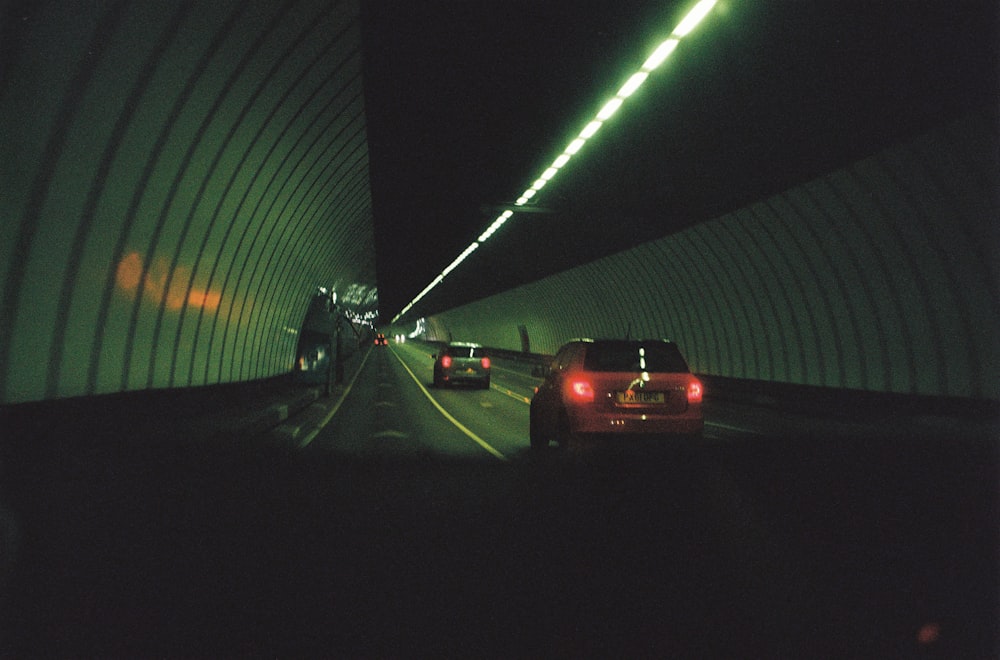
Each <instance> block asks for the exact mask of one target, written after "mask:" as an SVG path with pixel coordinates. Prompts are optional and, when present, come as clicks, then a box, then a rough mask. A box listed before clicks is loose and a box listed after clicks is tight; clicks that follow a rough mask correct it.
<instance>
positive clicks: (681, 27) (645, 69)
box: [393, 0, 717, 322]
mask: <svg viewBox="0 0 1000 660" xmlns="http://www.w3.org/2000/svg"><path fill="white" fill-rule="evenodd" d="M716 2H717V0H701V2H699V3H698V4H696V5H695V6H694V7H693V8H692V9H691V11H689V12H688V13H687V14H686V15H685V16H684V18H683V19H681V22H680V23H678V24H677V26H676V27H675V28H674V30H673V32H671V33H670V35H671V36H670V38H668V39H666V40H665V41H664V42H663V43H661V44H660V45H659V46H657V47H656V50H654V51H653V53H652V54H651V55H650V56H649V57H648V58H647V59H646V61H645V62H643V64H642V67H641V68H640V70H639V71H637V72H635V73H633V74H632V75H631V76H630V77H629V79H628V80H627V81H626V82H625V84H624V85H622V86H621V88H620V89H619V90H618V93H617V94H616V95H615V96H614V98H612V99H611V100H610V101H608V102H606V103H605V104H604V105H603V106H602V107H601V109H600V111H598V113H597V116H596V117H595V118H594V120H592V121H591V122H589V123H588V124H587V125H586V126H585V127H584V128H583V130H582V131H580V135H579V137H577V138H575V139H574V140H573V141H572V142H570V143H569V145H568V146H567V147H566V149H565V150H564V151H563V153H562V154H561V155H560V156H559V157H558V158H556V159H555V160H554V161H553V162H552V165H551V166H550V167H548V168H547V169H546V170H545V171H544V172H542V175H541V176H540V177H539V178H538V179H536V180H535V182H534V183H533V184H532V185H531V187H530V188H528V189H527V190H525V191H524V192H523V193H522V194H521V196H520V197H518V198H517V201H515V202H514V205H515V206H524V205H525V204H527V203H528V202H529V201H530V200H531V198H532V197H534V196H535V195H536V194H537V193H538V191H539V190H541V189H542V188H544V187H545V184H546V183H548V181H549V180H550V179H552V177H554V176H555V175H556V174H557V173H558V171H559V170H560V169H561V168H562V167H563V166H564V165H566V163H568V162H569V159H570V158H571V157H572V156H574V155H575V154H576V153H578V152H579V151H580V149H582V148H583V146H584V145H585V144H586V143H587V140H589V139H590V138H592V137H594V135H595V134H596V133H597V131H599V130H600V128H601V126H603V125H604V122H605V121H606V120H608V119H610V118H611V117H612V116H613V115H614V114H615V112H617V111H618V109H619V108H620V107H621V106H622V104H623V103H624V102H625V99H627V98H629V97H630V96H632V94H634V93H635V91H636V90H637V89H639V87H640V86H641V85H642V84H643V83H644V82H646V78H648V77H649V74H650V72H652V71H653V70H654V69H656V68H657V67H658V66H660V65H661V64H663V62H664V61H665V60H666V59H667V58H668V57H669V56H670V54H671V53H673V52H674V49H676V48H677V45H678V44H679V43H680V40H681V39H682V38H683V37H685V36H687V35H688V34H690V33H691V31H692V30H694V28H695V27H697V25H698V24H699V23H701V21H702V20H703V19H704V18H705V17H706V16H707V15H708V13H709V12H710V11H711V10H712V7H714V6H715V3H716ZM512 215H514V212H513V211H511V210H509V209H508V210H505V211H504V212H503V213H501V214H500V216H499V217H497V219H496V220H494V221H493V224H491V225H490V226H489V227H488V228H487V229H486V231H484V232H483V233H482V234H481V235H480V236H479V239H478V240H477V242H475V243H473V244H472V245H470V246H469V247H467V248H466V249H465V251H464V252H462V254H460V255H459V256H458V258H457V259H455V261H453V262H451V264H450V265H449V266H448V267H447V268H445V269H444V270H443V271H442V272H441V274H440V275H438V276H437V277H436V278H434V281H433V282H431V283H430V284H428V285H427V288H425V289H424V290H423V291H421V292H420V295H418V296H417V297H416V298H414V299H413V300H412V301H410V304H408V305H407V306H406V307H404V308H403V311H401V312H400V313H399V314H397V315H396V316H395V318H393V322H395V321H396V320H397V319H399V318H400V317H402V316H403V315H404V314H406V312H408V311H410V308H412V307H413V306H414V305H415V304H416V303H417V302H418V301H419V300H420V299H421V298H423V297H424V296H425V295H427V292H429V291H430V290H431V289H433V288H434V287H436V286H437V285H438V284H440V283H441V281H442V280H443V279H444V278H445V276H446V275H448V273H450V272H451V271H453V270H454V269H455V268H456V267H457V266H458V265H459V264H460V263H462V262H463V261H464V260H465V258H466V257H468V256H469V255H470V254H472V252H473V251H475V250H476V248H478V247H479V245H480V244H481V243H483V242H484V241H485V240H487V239H488V238H489V237H490V236H492V235H493V234H494V233H496V231H497V230H498V229H499V228H500V227H501V226H502V225H503V224H504V223H505V222H507V220H508V219H510V217H511V216H512Z"/></svg>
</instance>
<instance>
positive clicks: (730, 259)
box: [428, 115, 1000, 400]
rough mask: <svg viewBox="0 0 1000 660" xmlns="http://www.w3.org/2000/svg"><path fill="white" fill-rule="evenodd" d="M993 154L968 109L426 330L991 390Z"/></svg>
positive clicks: (994, 336) (897, 385)
mask: <svg viewBox="0 0 1000 660" xmlns="http://www.w3.org/2000/svg"><path fill="white" fill-rule="evenodd" d="M998 155H1000V149H998V142H997V138H996V132H995V130H994V127H992V126H991V125H990V120H989V118H988V117H986V116H980V115H974V116H971V117H969V118H967V119H964V120H961V121H959V122H956V123H955V124H952V125H948V126H945V127H941V128H940V129H938V130H935V131H932V132H930V133H928V134H927V135H924V136H921V137H919V138H917V139H915V140H912V141H910V142H907V143H905V144H901V145H898V146H897V147H894V148H891V149H888V150H886V151H884V152H881V153H878V154H875V155H873V156H871V157H869V158H865V159H863V160H861V161H859V162H856V163H854V164H852V165H850V166H848V167H845V168H843V169H841V170H838V171H835V172H831V173H830V174H828V175H826V176H823V177H820V178H818V179H815V180H813V181H809V182H807V183H805V184H803V185H801V186H797V187H795V188H793V189H790V190H787V191H785V192H783V193H781V194H777V195H773V196H771V197H769V198H767V199H763V200H760V201H758V202H756V203H754V204H751V205H749V206H747V207H745V208H742V209H739V210H737V211H734V212H733V213H730V214H727V215H725V216H722V217H720V218H717V219H715V220H713V221H710V222H707V223H704V224H701V225H697V226H694V227H692V228H690V229H688V230H685V231H682V232H679V233H677V234H673V235H671V236H667V237H664V238H662V239H659V240H656V241H651V242H649V243H646V244H643V245H639V246H637V247H635V248H632V249H630V250H626V251H624V252H621V253H618V254H615V255H612V256H610V257H606V258H604V259H600V260H597V261H594V262H592V263H588V264H584V265H581V266H579V267H576V268H573V269H571V270H568V271H565V272H562V273H560V274H558V275H554V276H551V277H548V278H545V279H542V280H539V281H537V282H533V283H531V284H528V285H525V286H522V287H518V288H516V289H512V290H510V291H506V292H504V293H501V294H498V295H496V296H492V297H490V298H486V299H483V300H480V301H476V302H473V303H470V304H468V305H464V306H461V307H458V308H455V309H452V310H448V311H446V312H443V313H441V314H437V315H435V316H433V317H431V318H430V319H428V327H429V328H433V329H434V332H436V333H437V334H438V335H439V336H442V337H444V336H446V335H451V336H452V337H453V338H455V339H466V340H474V341H479V342H481V343H483V344H486V345H490V346H496V347H498V348H504V349H508V350H519V349H520V339H519V335H518V333H517V328H518V326H522V325H523V326H525V327H526V329H527V332H528V335H529V338H530V342H531V350H532V351H533V352H536V353H544V354H552V353H554V352H555V351H556V350H557V349H558V347H559V346H560V345H561V344H562V343H564V342H565V341H567V340H568V339H570V338H573V337H579V336H594V337H597V336H611V337H621V336H625V334H626V332H629V334H631V336H633V337H646V336H648V337H665V338H671V339H674V340H675V341H677V342H678V343H679V344H680V345H681V347H682V350H683V351H684V353H685V354H686V356H687V357H688V360H689V362H690V363H691V366H692V369H694V370H695V371H698V372H701V373H706V374H713V375H722V376H732V377H738V378H747V379H758V380H767V381H780V382H787V383H798V384H805V385H817V386H825V387H835V388H849V389H859V390H871V391H880V392H896V393H912V394H930V395H935V394H936V395H945V396H956V397H967V398H976V399H993V400H996V399H1000V364H998V352H1000V351H998V349H1000V312H998V307H1000V305H998V302H1000V301H998V300H997V284H998V281H997V266H996V261H997V260H996V259H995V257H994V255H995V250H996V248H997V247H998V245H997V226H998V219H1000V201H998V194H1000V165H998ZM637 281H642V282H644V284H643V285H642V286H634V285H633V283H635V282H637Z"/></svg>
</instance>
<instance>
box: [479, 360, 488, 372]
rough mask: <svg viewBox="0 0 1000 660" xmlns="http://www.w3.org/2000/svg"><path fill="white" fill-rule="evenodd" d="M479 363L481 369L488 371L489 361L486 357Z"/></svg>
mask: <svg viewBox="0 0 1000 660" xmlns="http://www.w3.org/2000/svg"><path fill="white" fill-rule="evenodd" d="M479 362H480V363H481V364H482V365H483V369H489V368H490V359H489V358H488V357H484V358H483V359H482V360H480V361H479Z"/></svg>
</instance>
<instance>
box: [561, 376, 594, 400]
mask: <svg viewBox="0 0 1000 660" xmlns="http://www.w3.org/2000/svg"><path fill="white" fill-rule="evenodd" d="M567 390H568V392H569V396H570V399H571V400H573V401H574V402H576V403H589V402H592V401H593V400H594V386H593V385H591V384H590V381H589V380H584V379H582V378H576V379H573V380H570V381H569V385H568V387H567Z"/></svg>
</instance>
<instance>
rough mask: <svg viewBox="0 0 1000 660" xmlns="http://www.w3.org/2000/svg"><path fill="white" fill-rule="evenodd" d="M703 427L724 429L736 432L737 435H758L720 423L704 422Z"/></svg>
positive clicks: (755, 432)
mask: <svg viewBox="0 0 1000 660" xmlns="http://www.w3.org/2000/svg"><path fill="white" fill-rule="evenodd" d="M705 426H714V427H716V428H719V429H725V430H727V431H736V432H738V433H749V434H751V435H760V433H759V432H757V431H754V430H752V429H745V428H740V427H739V426H730V425H729V424H722V423H720V422H705Z"/></svg>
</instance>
